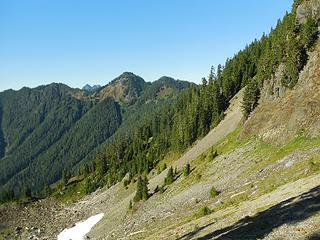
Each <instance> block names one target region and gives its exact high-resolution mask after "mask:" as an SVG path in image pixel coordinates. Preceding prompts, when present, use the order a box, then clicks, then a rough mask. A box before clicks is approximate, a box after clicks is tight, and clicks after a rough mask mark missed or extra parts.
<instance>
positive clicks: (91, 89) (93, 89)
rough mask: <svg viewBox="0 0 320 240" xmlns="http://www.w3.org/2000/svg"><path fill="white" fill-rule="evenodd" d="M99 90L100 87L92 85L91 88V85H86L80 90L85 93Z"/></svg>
mask: <svg viewBox="0 0 320 240" xmlns="http://www.w3.org/2000/svg"><path fill="white" fill-rule="evenodd" d="M100 88H101V86H100V85H93V86H91V85H89V84H86V85H85V86H84V87H83V88H82V90H84V91H87V92H94V91H96V90H98V89H100Z"/></svg>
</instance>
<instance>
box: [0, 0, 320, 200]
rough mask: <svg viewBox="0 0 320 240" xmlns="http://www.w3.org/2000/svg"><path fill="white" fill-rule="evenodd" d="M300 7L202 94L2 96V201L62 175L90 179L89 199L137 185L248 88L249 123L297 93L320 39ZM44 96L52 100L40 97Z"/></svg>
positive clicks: (313, 19)
mask: <svg viewBox="0 0 320 240" xmlns="http://www.w3.org/2000/svg"><path fill="white" fill-rule="evenodd" d="M299 4H301V1H295V3H294V4H293V11H292V12H291V13H287V14H286V15H285V16H284V18H283V19H282V20H279V21H278V24H277V27H276V28H275V29H272V30H271V32H270V33H269V34H264V35H263V36H262V38H261V39H259V40H254V41H253V42H252V43H251V44H249V45H248V46H246V47H245V49H244V50H241V51H240V52H238V53H237V54H236V55H235V56H234V57H233V58H231V59H227V61H226V63H225V65H224V66H222V65H219V66H217V68H216V69H215V68H212V69H211V70H210V73H209V76H208V78H203V79H202V84H201V85H200V86H196V85H194V84H190V83H187V82H183V81H175V80H173V79H171V78H168V77H163V78H160V79H159V80H158V81H155V82H153V83H152V84H151V83H146V82H145V81H144V80H143V79H142V78H141V77H139V76H136V75H134V74H132V73H128V72H126V73H123V74H122V75H121V76H119V77H118V78H116V79H114V80H113V81H111V82H110V84H108V85H106V86H105V87H102V88H101V89H98V90H97V91H94V92H92V93H90V92H88V91H80V90H74V89H70V88H68V87H66V86H63V85H56V84H53V85H50V86H45V87H39V88H36V89H26V88H25V89H22V90H20V91H19V92H14V91H6V92H4V93H1V95H2V96H1V115H2V121H1V136H2V138H1V139H2V141H1V148H0V152H1V153H2V156H3V157H2V159H1V163H2V164H1V165H0V172H1V179H0V183H1V185H2V188H3V189H4V190H3V191H2V192H3V193H5V194H4V195H6V196H5V197H4V198H12V197H13V196H15V195H19V194H20V193H21V192H24V191H25V190H23V188H31V189H32V190H33V191H40V190H42V189H43V187H44V186H45V185H46V184H52V183H54V182H56V181H57V180H59V179H60V178H61V177H62V176H63V177H64V181H66V180H67V179H68V178H70V177H71V175H81V176H87V175H88V174H89V177H88V179H87V181H85V182H86V183H87V186H86V188H87V190H86V191H87V192H91V191H93V190H95V189H96V188H97V187H101V186H104V185H106V184H107V185H109V186H110V185H112V184H114V183H116V182H117V181H120V180H121V179H122V178H123V177H124V176H125V175H126V174H129V176H130V179H129V182H130V181H131V178H132V177H133V176H136V175H141V174H143V173H148V172H149V171H150V170H152V169H153V168H154V167H155V166H156V165H157V164H158V163H159V162H160V161H161V160H162V159H163V158H165V156H166V155H167V154H169V153H170V152H174V153H176V154H180V153H182V152H183V151H185V150H186V149H187V148H188V147H190V146H191V145H192V144H193V143H194V142H195V141H196V140H197V139H198V138H201V137H202V136H204V135H205V134H207V133H208V132H209V130H210V129H211V128H213V127H215V126H216V125H217V124H218V123H219V122H220V121H221V119H223V117H224V116H223V113H224V111H225V110H226V109H227V107H228V103H229V100H230V99H231V98H232V97H233V96H234V95H235V94H236V93H237V92H238V91H239V90H240V89H241V88H243V87H245V86H246V89H245V92H244V99H243V111H244V115H245V117H248V116H249V115H250V113H251V112H252V111H253V110H254V109H255V107H256V106H257V105H258V102H259V99H260V96H261V95H268V96H275V97H277V96H278V95H281V94H282V93H283V92H285V91H286V89H291V88H293V87H294V86H295V84H296V83H297V79H298V76H299V73H300V71H301V70H302V69H303V67H304V66H305V64H306V63H307V61H308V52H309V51H312V49H313V46H314V44H315V42H316V40H317V38H318V21H319V19H318V15H305V16H304V17H301V16H299V17H298V16H297V12H298V11H297V8H298V6H299ZM279 69H282V70H281V74H280V75H281V77H275V76H278V75H279V71H280V70H279ZM279 79H280V80H279ZM47 88H48V90H47V91H49V92H52V93H54V94H55V95H54V96H52V94H51V95H50V94H49V95H48V96H49V98H48V97H47V93H46V94H41V92H42V91H45V89H47ZM60 88H61V89H60ZM187 88H188V90H187V91H181V90H183V89H187ZM34 92H35V93H34ZM180 92H182V94H179V93H180ZM33 95H34V96H33ZM41 96H42V98H41ZM50 96H51V97H50ZM34 113H36V114H34ZM100 113H102V115H101V116H100ZM103 114H105V115H103ZM21 116H22V117H21ZM102 116H103V117H102ZM102 120H103V121H102ZM118 128H119V129H118ZM117 129H118V131H117ZM47 133H48V134H47ZM44 135H45V136H44ZM110 136H112V138H110V139H109V137H110ZM106 140H108V141H107V142H106V144H105V146H103V143H104V142H105V141H106ZM78 146H81V147H78ZM96 150H98V153H97V154H96V153H95V151H96ZM94 159H95V160H94ZM80 163H81V164H80ZM80 165H81V166H80ZM48 166H50V167H53V169H50V167H48ZM48 169H50V171H49V170H48ZM75 170H77V171H75ZM63 172H65V174H63ZM91 173H92V174H91ZM30 176H33V177H30ZM13 186H14V188H13Z"/></svg>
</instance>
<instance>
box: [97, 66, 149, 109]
mask: <svg viewBox="0 0 320 240" xmlns="http://www.w3.org/2000/svg"><path fill="white" fill-rule="evenodd" d="M146 85H147V83H146V82H145V81H144V79H143V78H141V77H140V76H138V75H136V74H134V73H132V72H123V73H122V74H121V75H120V76H118V77H117V78H115V79H113V80H112V81H111V82H110V83H109V84H107V85H106V86H104V87H103V88H102V89H101V90H100V91H99V93H98V96H99V98H100V99H101V98H102V99H103V98H106V97H112V98H113V99H115V100H116V101H118V102H121V103H126V104H132V103H134V102H135V101H136V100H137V99H138V98H139V96H140V95H141V92H142V91H143V90H144V89H145V87H146Z"/></svg>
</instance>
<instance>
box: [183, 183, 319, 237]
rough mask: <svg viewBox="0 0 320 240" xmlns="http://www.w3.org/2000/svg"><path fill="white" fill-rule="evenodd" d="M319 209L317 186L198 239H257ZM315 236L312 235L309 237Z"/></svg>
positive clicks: (305, 217)
mask: <svg viewBox="0 0 320 240" xmlns="http://www.w3.org/2000/svg"><path fill="white" fill-rule="evenodd" d="M319 211H320V186H318V187H316V188H313V189H311V190H310V191H308V192H306V193H303V194H301V195H299V196H297V197H293V198H290V199H288V200H286V201H283V202H281V203H279V204H277V205H275V206H273V207H271V208H269V209H267V210H265V211H263V212H260V213H258V214H257V215H255V216H253V217H245V218H243V219H241V220H239V221H238V222H237V223H235V224H233V225H231V226H229V227H226V228H223V229H219V230H216V231H214V232H211V233H209V234H206V235H205V236H203V237H200V238H198V239H201V240H204V239H225V240H227V239H229V240H230V239H237V240H238V239H258V238H263V237H264V236H266V235H267V234H269V233H270V232H272V230H273V229H274V228H277V227H279V226H281V225H283V224H292V223H296V222H300V221H302V220H304V219H307V218H309V217H311V216H312V215H314V214H316V213H317V212H319ZM212 224H214V222H213V223H209V224H207V225H205V226H202V227H200V228H198V229H197V230H194V231H192V232H190V233H188V234H186V235H184V236H182V237H180V238H178V240H185V239H191V238H192V237H194V236H195V235H196V234H198V233H200V232H201V231H202V230H204V229H205V228H207V227H209V226H210V225H212ZM317 236H318V235H316V236H311V238H310V239H318V238H314V237H317Z"/></svg>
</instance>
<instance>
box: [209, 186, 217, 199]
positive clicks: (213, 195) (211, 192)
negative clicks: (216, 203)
mask: <svg viewBox="0 0 320 240" xmlns="http://www.w3.org/2000/svg"><path fill="white" fill-rule="evenodd" d="M218 195H219V192H218V191H217V189H215V188H214V187H212V188H211V189H210V197H211V198H215V197H216V196H218Z"/></svg>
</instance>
